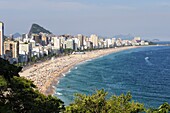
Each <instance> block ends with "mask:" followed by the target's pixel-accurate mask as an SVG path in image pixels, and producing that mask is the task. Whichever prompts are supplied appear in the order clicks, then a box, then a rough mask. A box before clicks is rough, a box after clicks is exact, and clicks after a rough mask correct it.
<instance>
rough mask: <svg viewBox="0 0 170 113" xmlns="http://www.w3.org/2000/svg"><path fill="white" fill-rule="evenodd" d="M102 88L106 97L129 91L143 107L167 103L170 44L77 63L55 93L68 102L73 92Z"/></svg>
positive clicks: (90, 91) (168, 94)
mask: <svg viewBox="0 0 170 113" xmlns="http://www.w3.org/2000/svg"><path fill="white" fill-rule="evenodd" d="M102 88H104V89H105V90H106V91H107V92H109V94H108V97H110V96H111V95H113V94H116V95H120V94H122V93H127V92H128V91H130V92H131V94H132V96H133V97H132V99H133V100H135V101H138V102H141V103H144V104H145V106H146V107H158V106H159V105H160V104H162V103H164V102H168V103H170V46H155V47H142V48H136V49H131V50H126V51H121V52H117V53H113V54H110V55H107V56H103V57H100V58H97V59H93V60H89V61H86V62H83V63H81V64H78V65H76V66H75V67H74V68H72V69H71V70H70V72H68V73H66V76H64V77H62V78H61V79H60V82H59V84H58V85H56V93H55V95H56V96H57V97H58V98H60V99H62V100H63V101H64V102H65V104H66V105H68V104H69V103H70V102H72V101H73V99H74V94H75V93H83V94H92V93H94V92H95V91H96V89H102Z"/></svg>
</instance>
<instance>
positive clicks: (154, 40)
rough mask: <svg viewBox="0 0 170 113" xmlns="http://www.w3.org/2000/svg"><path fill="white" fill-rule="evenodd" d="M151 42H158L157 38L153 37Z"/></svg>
mask: <svg viewBox="0 0 170 113" xmlns="http://www.w3.org/2000/svg"><path fill="white" fill-rule="evenodd" d="M152 42H160V40H159V39H153V40H152Z"/></svg>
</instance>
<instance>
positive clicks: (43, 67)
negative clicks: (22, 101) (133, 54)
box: [19, 46, 137, 95]
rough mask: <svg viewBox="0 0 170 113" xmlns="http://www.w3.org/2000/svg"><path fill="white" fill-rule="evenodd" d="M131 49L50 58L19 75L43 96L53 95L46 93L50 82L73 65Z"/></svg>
mask: <svg viewBox="0 0 170 113" xmlns="http://www.w3.org/2000/svg"><path fill="white" fill-rule="evenodd" d="M132 48H137V47H136V46H129V47H121V48H110V49H102V50H95V51H91V52H86V54H77V55H69V56H63V57H58V58H54V59H53V58H52V59H51V60H48V61H45V62H42V63H39V64H35V65H33V66H31V67H29V68H28V69H26V70H24V71H23V72H20V73H19V74H20V76H22V77H25V78H27V79H29V80H31V81H33V82H34V84H35V85H36V86H37V87H38V90H39V91H40V92H42V93H43V94H46V95H48V94H53V93H54V92H53V91H50V92H48V93H47V92H46V91H47V89H48V88H50V87H52V86H51V84H52V82H53V81H55V80H56V78H57V80H58V79H59V76H60V75H61V74H62V73H65V72H67V71H68V70H69V69H70V68H72V67H73V66H74V65H76V64H78V63H80V62H82V61H85V60H89V59H92V58H96V57H99V56H103V55H107V54H110V53H113V52H118V51H122V50H127V49H132Z"/></svg>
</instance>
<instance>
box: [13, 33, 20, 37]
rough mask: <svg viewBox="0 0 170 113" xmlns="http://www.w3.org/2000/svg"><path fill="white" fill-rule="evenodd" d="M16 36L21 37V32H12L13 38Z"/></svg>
mask: <svg viewBox="0 0 170 113" xmlns="http://www.w3.org/2000/svg"><path fill="white" fill-rule="evenodd" d="M18 37H21V34H19V33H15V34H13V38H18Z"/></svg>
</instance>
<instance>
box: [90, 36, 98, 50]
mask: <svg viewBox="0 0 170 113" xmlns="http://www.w3.org/2000/svg"><path fill="white" fill-rule="evenodd" d="M90 41H91V42H92V43H93V48H98V36H97V35H94V34H92V35H91V36H90Z"/></svg>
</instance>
